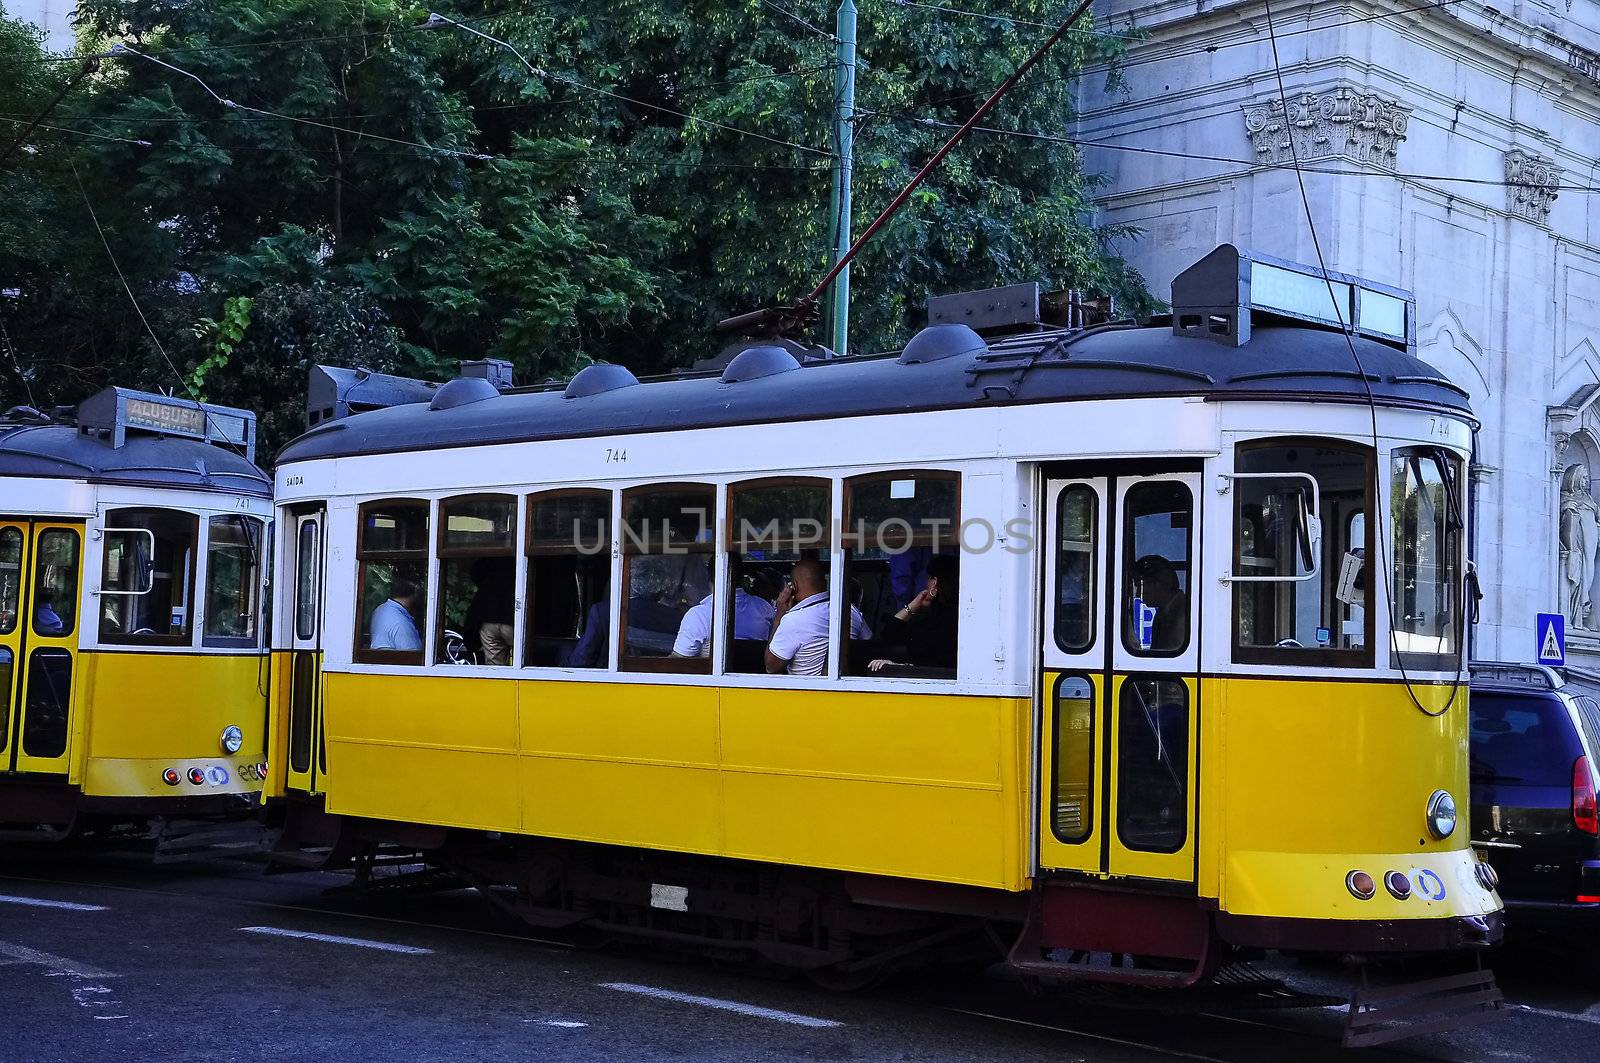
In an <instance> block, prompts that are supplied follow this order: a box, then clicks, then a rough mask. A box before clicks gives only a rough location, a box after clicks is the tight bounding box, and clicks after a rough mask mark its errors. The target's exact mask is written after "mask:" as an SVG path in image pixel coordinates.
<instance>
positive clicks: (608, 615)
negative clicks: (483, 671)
mask: <svg viewBox="0 0 1600 1063" xmlns="http://www.w3.org/2000/svg"><path fill="white" fill-rule="evenodd" d="M571 499H578V500H584V499H587V500H589V501H593V502H597V503H599V504H600V513H601V519H602V525H601V531H600V536H599V538H598V539H596V540H595V541H596V543H597V544H598V546H597V548H596V549H594V550H592V551H591V550H585V549H584V542H583V528H582V527H581V525H580V526H578V527H575V528H574V529H573V535H572V539H571V540H570V541H563V540H560V539H550V540H541V539H539V538H538V533H539V528H538V521H536V520H535V519H534V507H535V506H538V505H540V504H542V503H550V502H561V501H563V500H571ZM615 506H616V492H614V491H611V490H608V489H606V488H600V487H562V488H556V489H554V490H550V491H536V492H534V493H533V494H531V495H529V496H528V497H527V499H526V500H525V501H524V506H523V519H524V524H525V525H526V529H525V531H524V534H523V552H524V553H525V554H526V555H527V573H526V575H525V576H524V577H523V580H522V594H523V598H522V603H523V604H522V636H523V638H522V667H524V668H576V669H581V670H583V671H585V672H593V671H596V670H604V669H607V668H610V667H611V647H612V645H613V639H612V636H613V634H614V633H615V631H616V625H615V624H614V623H612V621H613V619H614V616H613V612H614V611H613V609H612V600H613V598H614V595H613V593H612V590H613V588H612V581H613V578H614V577H613V571H612V569H613V565H612V563H611V562H612V557H613V554H614V543H615V535H614V534H613V531H614V529H613V528H612V516H613V513H614V509H615ZM581 519H582V518H581V517H580V520H581ZM563 560H567V561H571V562H573V570H572V571H573V575H574V576H576V577H580V578H581V577H582V575H583V571H582V568H583V566H584V565H585V563H588V565H589V567H591V568H592V569H595V570H599V571H600V572H603V574H604V583H603V584H602V590H601V592H600V596H598V597H596V598H595V600H594V601H592V602H590V603H589V605H588V606H584V605H583V603H582V600H581V597H580V599H579V601H578V603H577V604H578V608H579V610H580V611H581V615H580V616H579V618H578V625H579V628H578V632H577V634H576V636H574V638H573V644H572V645H571V646H567V647H563V648H560V649H559V650H558V654H559V657H558V660H557V661H556V662H555V663H550V662H547V661H535V660H534V659H533V657H534V654H535V652H536V651H537V650H538V649H539V646H538V643H539V642H540V641H547V642H548V641H553V640H555V639H557V638H560V636H553V635H545V634H536V633H535V631H534V627H535V624H536V622H537V621H539V620H541V619H544V618H545V617H544V614H543V612H542V611H541V609H540V596H539V595H538V594H537V593H536V590H537V588H536V583H537V582H538V579H539V570H540V566H541V563H542V562H560V561H563ZM600 604H603V605H604V606H605V609H604V616H605V622H606V630H605V634H604V637H603V644H602V645H601V646H600V647H599V649H600V659H599V660H598V661H595V662H594V663H592V664H574V663H571V655H572V652H573V651H574V650H576V649H577V648H578V646H580V645H581V644H582V642H583V639H584V638H585V637H586V636H587V635H588V633H589V632H588V627H587V624H588V621H589V618H590V616H591V615H593V609H594V606H595V605H600ZM541 652H542V651H541Z"/></svg>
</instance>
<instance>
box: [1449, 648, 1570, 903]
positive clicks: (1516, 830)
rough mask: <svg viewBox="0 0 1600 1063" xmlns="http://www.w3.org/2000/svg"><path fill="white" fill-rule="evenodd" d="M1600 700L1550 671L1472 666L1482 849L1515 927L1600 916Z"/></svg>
mask: <svg viewBox="0 0 1600 1063" xmlns="http://www.w3.org/2000/svg"><path fill="white" fill-rule="evenodd" d="M1597 692H1600V691H1596V690H1595V689H1594V688H1590V687H1588V686H1584V685H1579V684H1577V683H1572V682H1568V681H1567V680H1566V679H1565V678H1563V677H1562V676H1561V675H1560V674H1559V673H1557V672H1556V671H1555V670H1553V669H1550V668H1542V667H1535V666H1531V665H1524V664H1491V663H1483V664H1474V665H1473V666H1472V699H1471V707H1472V816H1471V820H1470V823H1471V827H1472V844H1473V846H1474V847H1475V848H1477V849H1478V850H1479V851H1480V852H1482V853H1483V854H1484V855H1485V856H1486V857H1487V858H1488V860H1489V863H1490V865H1491V866H1492V867H1493V868H1494V870H1495V871H1496V872H1497V874H1498V876H1499V879H1500V895H1501V897H1502V898H1503V899H1504V900H1505V902H1506V907H1507V908H1509V909H1510V910H1511V912H1512V926H1514V927H1526V926H1528V925H1530V924H1534V925H1537V924H1539V923H1541V922H1546V921H1548V920H1547V918H1546V917H1555V918H1556V919H1559V920H1564V919H1565V918H1566V917H1567V916H1568V915H1570V914H1574V913H1578V912H1583V911H1591V912H1594V913H1596V914H1597V915H1600V810H1597V809H1596V807H1595V782H1596V779H1597V777H1600V758H1597V756H1596V755H1597V754H1600V701H1597V700H1596V698H1595V696H1594V694H1595V693H1597Z"/></svg>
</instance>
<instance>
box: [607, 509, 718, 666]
mask: <svg viewBox="0 0 1600 1063" xmlns="http://www.w3.org/2000/svg"><path fill="white" fill-rule="evenodd" d="M702 492H703V493H704V495H705V499H706V505H705V510H704V513H705V515H706V518H707V520H708V521H709V522H710V524H711V526H710V527H703V528H702V529H701V530H702V531H703V532H705V533H707V534H706V535H705V537H704V539H703V540H694V541H690V542H670V543H654V541H653V540H652V538H651V536H650V533H649V529H648V526H646V528H645V535H644V538H643V541H641V540H640V539H639V537H638V536H635V535H634V534H633V532H632V530H631V529H632V515H631V507H632V505H633V504H634V503H635V502H637V501H639V500H641V499H646V498H649V497H651V496H653V495H666V494H693V493H702ZM716 520H717V485H716V484H712V483H703V482H698V481H672V482H668V483H652V484H640V485H638V486H635V487H629V488H626V489H624V490H623V491H622V521H621V525H620V526H619V527H618V528H617V535H618V537H619V540H620V545H621V548H622V571H621V573H620V577H619V578H620V583H621V587H620V590H621V599H622V601H621V607H620V609H619V610H618V612H619V616H618V621H617V639H618V643H619V645H618V648H617V667H618V669H619V670H620V671H624V672H664V673H673V674H680V675H710V674H711V664H712V661H711V653H710V652H709V650H710V646H709V643H708V647H707V652H706V653H705V654H703V655H701V656H698V657H678V656H674V655H673V654H672V652H671V651H668V653H667V654H664V655H662V656H654V655H650V654H638V653H629V652H628V649H629V645H628V614H629V612H630V611H631V610H630V606H631V604H632V597H633V594H632V590H633V571H634V566H635V564H636V563H638V562H639V561H640V559H642V558H656V557H674V556H697V555H704V557H705V559H706V565H707V586H708V587H709V594H710V598H711V602H712V606H711V624H710V628H711V630H710V634H709V635H708V636H707V638H708V639H714V638H715V637H716V631H717V573H716V553H717V542H718V539H717V531H716V527H715V524H716ZM668 526H669V527H670V522H669V524H668ZM652 545H654V546H655V549H647V547H650V546H652ZM702 600H703V599H702ZM699 604H700V601H695V602H692V603H690V604H689V606H688V607H687V608H686V609H685V610H684V613H682V614H680V616H679V630H682V617H683V616H685V615H687V614H688V610H689V609H693V608H694V607H695V606H696V605H699ZM676 634H677V633H676V632H674V638H676Z"/></svg>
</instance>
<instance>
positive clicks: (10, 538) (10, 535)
mask: <svg viewBox="0 0 1600 1063" xmlns="http://www.w3.org/2000/svg"><path fill="white" fill-rule="evenodd" d="M21 605H22V529H21V528H0V635H9V634H11V633H12V632H13V631H15V630H17V610H18V609H19V608H20V607H21ZM9 689H10V687H8V686H6V685H5V684H3V683H0V699H3V698H4V697H5V692H6V691H7V690H9Z"/></svg>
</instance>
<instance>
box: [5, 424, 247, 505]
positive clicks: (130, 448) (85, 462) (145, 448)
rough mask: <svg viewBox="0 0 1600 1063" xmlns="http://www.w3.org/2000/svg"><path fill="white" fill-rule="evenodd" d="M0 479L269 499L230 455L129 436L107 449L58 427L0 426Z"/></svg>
mask: <svg viewBox="0 0 1600 1063" xmlns="http://www.w3.org/2000/svg"><path fill="white" fill-rule="evenodd" d="M0 476H27V477H49V478H54V479H64V480H87V481H89V482H91V483H104V484H120V485H128V486H138V487H175V488H186V489H189V490H200V491H216V492H225V493H229V494H241V495H253V496H255V497H258V498H270V497H271V495H272V480H271V479H270V478H269V477H268V476H267V474H266V473H264V472H262V471H261V470H260V469H258V468H256V466H255V465H254V464H253V463H251V462H249V461H247V460H245V458H244V457H243V456H242V455H240V454H238V453H236V452H234V451H233V450H230V449H226V448H224V447H220V446H216V445H214V444H210V443H204V442H201V441H199V440H191V439H177V438H173V437H170V436H154V435H151V436H138V435H129V436H128V438H127V440H126V441H125V442H124V443H123V444H122V445H121V446H120V447H113V446H112V445H111V444H110V442H109V441H108V440H106V439H104V438H101V437H100V436H99V435H97V434H90V433H86V432H84V431H82V430H80V429H78V428H75V427H73V426H72V425H63V424H38V425H33V424H0Z"/></svg>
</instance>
